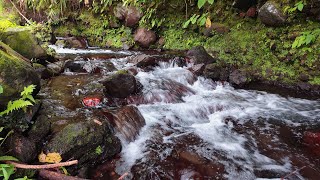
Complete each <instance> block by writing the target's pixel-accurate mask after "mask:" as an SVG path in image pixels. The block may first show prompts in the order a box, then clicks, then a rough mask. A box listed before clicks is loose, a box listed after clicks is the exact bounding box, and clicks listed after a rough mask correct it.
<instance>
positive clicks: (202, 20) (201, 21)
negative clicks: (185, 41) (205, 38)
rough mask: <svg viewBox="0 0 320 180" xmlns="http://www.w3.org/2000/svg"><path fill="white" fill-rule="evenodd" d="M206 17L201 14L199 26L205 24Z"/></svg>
mask: <svg viewBox="0 0 320 180" xmlns="http://www.w3.org/2000/svg"><path fill="white" fill-rule="evenodd" d="M206 19H207V18H206V17H204V16H202V17H201V18H200V19H199V21H198V22H199V25H200V26H203V25H205V24H206Z"/></svg>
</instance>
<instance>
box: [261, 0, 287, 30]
mask: <svg viewBox="0 0 320 180" xmlns="http://www.w3.org/2000/svg"><path fill="white" fill-rule="evenodd" d="M258 17H259V18H260V20H261V22H262V23H264V24H266V25H268V26H274V27H278V26H282V25H284V24H285V22H286V16H285V15H284V14H283V13H282V11H281V9H280V8H279V7H278V5H277V4H276V3H274V2H271V1H268V2H266V3H265V4H264V5H263V6H262V7H261V8H260V9H259V13H258Z"/></svg>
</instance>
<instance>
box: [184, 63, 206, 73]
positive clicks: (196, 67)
mask: <svg viewBox="0 0 320 180" xmlns="http://www.w3.org/2000/svg"><path fill="white" fill-rule="evenodd" d="M205 67H206V65H205V64H203V63H201V64H196V65H194V66H192V67H190V68H188V70H189V71H191V72H192V73H193V74H195V75H197V76H201V75H202V74H203V71H204V69H205Z"/></svg>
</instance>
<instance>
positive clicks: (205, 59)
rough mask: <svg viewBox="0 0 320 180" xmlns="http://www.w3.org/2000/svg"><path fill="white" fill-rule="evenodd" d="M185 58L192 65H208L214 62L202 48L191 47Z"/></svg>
mask: <svg viewBox="0 0 320 180" xmlns="http://www.w3.org/2000/svg"><path fill="white" fill-rule="evenodd" d="M187 56H188V57H189V58H190V59H191V60H192V62H194V64H202V63H203V64H210V63H215V62H216V59H214V58H213V57H212V56H210V55H209V54H208V52H207V51H206V50H205V49H204V47H202V46H196V47H193V48H192V49H190V50H189V51H188V52H187Z"/></svg>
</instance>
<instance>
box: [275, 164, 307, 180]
mask: <svg viewBox="0 0 320 180" xmlns="http://www.w3.org/2000/svg"><path fill="white" fill-rule="evenodd" d="M305 167H307V166H303V167H301V168H299V169H297V170H295V171H293V172H291V173H290V174H287V175H286V176H284V177H282V178H281V180H285V178H287V177H289V176H291V175H293V174H295V173H297V172H299V171H301V170H302V169H304V168H305Z"/></svg>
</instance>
